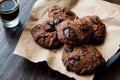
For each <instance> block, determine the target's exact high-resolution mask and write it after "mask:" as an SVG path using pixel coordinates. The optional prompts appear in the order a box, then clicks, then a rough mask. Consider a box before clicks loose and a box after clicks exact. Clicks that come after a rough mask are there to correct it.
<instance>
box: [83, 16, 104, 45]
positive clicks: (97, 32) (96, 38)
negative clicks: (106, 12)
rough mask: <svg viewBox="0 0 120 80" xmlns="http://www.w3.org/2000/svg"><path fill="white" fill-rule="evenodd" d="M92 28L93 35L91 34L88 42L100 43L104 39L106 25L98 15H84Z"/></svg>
mask: <svg viewBox="0 0 120 80" xmlns="http://www.w3.org/2000/svg"><path fill="white" fill-rule="evenodd" d="M84 19H86V20H87V21H88V22H89V23H90V24H91V26H92V28H93V30H94V31H93V35H92V36H91V39H90V43H92V44H101V43H103V42H104V40H105V35H106V27H105V24H104V23H103V22H102V21H101V20H100V18H99V17H98V16H86V17H84Z"/></svg>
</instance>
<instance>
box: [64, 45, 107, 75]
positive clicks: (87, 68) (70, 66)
mask: <svg viewBox="0 0 120 80" xmlns="http://www.w3.org/2000/svg"><path fill="white" fill-rule="evenodd" d="M62 61H63V63H64V65H65V66H66V69H67V70H68V71H72V72H75V73H76V74H78V75H80V74H90V73H93V72H94V71H95V70H96V69H97V68H98V67H100V66H102V65H103V64H104V63H105V60H104V58H103V57H102V55H101V53H100V52H99V51H98V50H97V49H96V48H95V47H94V46H92V45H82V46H79V47H78V46H77V47H73V46H66V47H65V48H64V51H63V55H62Z"/></svg>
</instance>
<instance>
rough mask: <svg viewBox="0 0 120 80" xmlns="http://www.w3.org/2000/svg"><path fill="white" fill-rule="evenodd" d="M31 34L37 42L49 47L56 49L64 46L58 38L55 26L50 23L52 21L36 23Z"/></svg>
mask: <svg viewBox="0 0 120 80" xmlns="http://www.w3.org/2000/svg"><path fill="white" fill-rule="evenodd" d="M31 34H32V36H33V38H34V40H35V42H36V43H38V44H39V45H41V46H42V47H44V48H47V49H55V48H59V47H60V46H62V43H61V42H60V41H59V40H58V37H57V32H56V31H55V26H53V25H51V24H50V21H46V22H43V23H42V24H38V25H36V26H35V27H34V28H33V29H32V30H31Z"/></svg>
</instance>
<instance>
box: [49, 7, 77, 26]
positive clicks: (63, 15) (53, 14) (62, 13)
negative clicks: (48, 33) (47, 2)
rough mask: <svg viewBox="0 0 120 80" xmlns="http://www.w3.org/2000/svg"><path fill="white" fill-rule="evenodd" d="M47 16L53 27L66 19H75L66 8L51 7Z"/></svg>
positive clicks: (71, 12)
mask: <svg viewBox="0 0 120 80" xmlns="http://www.w3.org/2000/svg"><path fill="white" fill-rule="evenodd" d="M48 16H49V18H50V20H51V21H52V23H53V24H54V25H57V24H59V23H60V22H62V21H64V20H66V19H75V18H76V14H75V13H74V12H73V11H71V10H70V9H69V8H66V7H59V6H52V7H50V8H49V9H48Z"/></svg>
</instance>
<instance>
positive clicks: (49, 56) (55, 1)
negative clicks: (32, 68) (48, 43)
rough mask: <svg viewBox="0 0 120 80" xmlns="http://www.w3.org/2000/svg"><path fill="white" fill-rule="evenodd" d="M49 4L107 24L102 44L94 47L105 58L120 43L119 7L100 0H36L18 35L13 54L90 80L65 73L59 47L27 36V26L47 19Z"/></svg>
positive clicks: (112, 52)
mask: <svg viewBox="0 0 120 80" xmlns="http://www.w3.org/2000/svg"><path fill="white" fill-rule="evenodd" d="M52 5H59V6H66V7H69V8H71V9H72V10H73V11H74V12H75V13H76V14H77V15H78V16H79V17H83V16H88V15H98V16H99V17H100V18H101V19H102V21H103V22H104V23H105V25H106V27H107V36H106V39H105V42H104V44H102V45H100V46H96V47H97V48H98V50H99V51H100V52H101V53H102V55H103V57H104V58H105V59H106V60H107V59H108V58H109V57H110V56H111V55H113V54H114V53H115V52H116V51H117V49H118V48H119V44H120V6H119V5H116V4H112V3H109V2H105V1H102V0H37V2H36V3H35V4H34V7H33V9H32V12H31V16H30V19H29V21H28V22H27V25H26V27H25V29H24V31H23V33H22V35H21V37H20V40H19V42H18V44H17V47H16V49H15V51H14V53H15V54H17V55H20V56H22V57H24V58H26V59H28V60H30V61H32V62H35V63H37V62H40V61H47V63H48V65H49V66H50V67H51V68H52V69H54V70H57V71H59V72H61V73H63V74H66V75H67V76H70V77H74V78H75V79H76V80H92V78H93V76H94V74H93V75H88V76H81V75H76V74H75V73H73V72H68V71H67V70H66V69H65V67H64V65H63V63H62V50H63V48H61V49H58V50H48V49H44V48H42V47H40V46H39V45H38V44H36V43H35V42H34V40H33V38H32V36H31V29H32V28H33V27H34V26H35V25H36V24H38V23H41V22H43V21H45V20H47V19H48V13H47V8H48V7H50V6H52Z"/></svg>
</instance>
